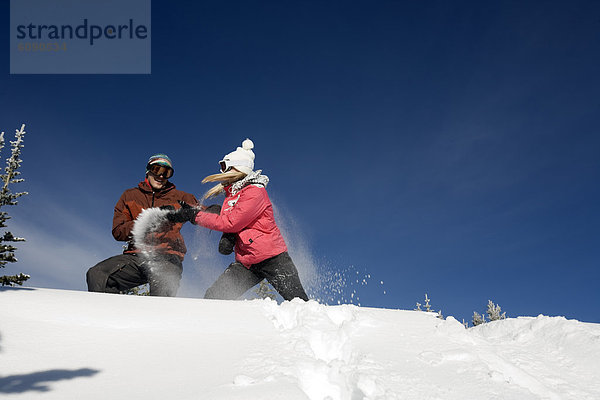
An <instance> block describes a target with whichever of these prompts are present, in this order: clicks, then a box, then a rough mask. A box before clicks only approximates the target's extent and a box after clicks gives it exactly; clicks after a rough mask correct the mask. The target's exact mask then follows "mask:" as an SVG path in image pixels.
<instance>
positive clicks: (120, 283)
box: [86, 254, 183, 296]
mask: <svg viewBox="0 0 600 400" xmlns="http://www.w3.org/2000/svg"><path fill="white" fill-rule="evenodd" d="M182 272H183V266H182V265H181V261H180V259H179V258H178V257H177V256H173V255H165V256H162V257H156V258H152V259H150V258H147V257H146V256H143V255H138V254H119V255H117V256H114V257H110V258H108V259H106V260H104V261H101V262H99V263H98V264H96V265H95V266H93V267H92V268H90V269H89V270H88V272H87V275H86V279H87V285H88V291H90V292H103V293H124V292H127V291H128V290H129V289H132V288H134V287H136V286H139V285H144V284H146V283H149V284H150V296H175V295H176V294H177V289H179V281H180V280H181V274H182Z"/></svg>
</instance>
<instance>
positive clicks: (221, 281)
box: [167, 139, 308, 300]
mask: <svg viewBox="0 0 600 400" xmlns="http://www.w3.org/2000/svg"><path fill="white" fill-rule="evenodd" d="M253 148H254V143H252V141H251V140H250V139H246V140H244V142H243V143H242V147H238V148H237V149H236V150H235V151H233V152H231V153H229V154H227V155H226V156H225V157H223V159H222V160H221V161H220V162H219V164H220V167H221V173H219V174H214V175H209V176H207V177H206V178H204V179H203V180H202V182H203V183H206V182H218V184H217V185H216V186H214V187H213V188H212V189H210V190H209V191H208V192H207V193H206V195H205V196H204V198H209V197H213V196H217V195H219V194H221V193H224V194H225V200H224V201H223V205H222V206H221V208H220V210H219V209H218V206H217V207H215V206H211V207H209V208H208V209H206V208H205V209H203V210H202V209H201V210H198V209H197V208H193V207H191V206H189V205H187V204H185V203H184V204H182V208H180V209H178V210H177V211H173V212H171V213H170V214H168V215H167V218H169V220H171V221H173V222H185V221H191V222H192V223H195V224H197V225H201V226H204V227H206V228H209V229H212V230H216V231H220V232H224V234H223V237H222V239H221V243H220V244H219V251H220V252H222V253H225V254H227V253H228V252H227V247H230V246H227V242H228V240H231V241H232V242H233V241H235V262H234V263H232V264H231V265H229V267H227V269H226V270H225V272H223V274H222V275H221V276H220V277H219V278H218V279H217V280H216V282H215V283H214V284H213V285H212V286H211V287H210V288H208V290H207V291H206V294H205V296H204V297H205V298H207V299H231V300H233V299H237V298H238V297H240V296H241V295H242V294H244V293H245V292H246V291H247V290H248V289H250V288H251V287H253V286H254V285H256V284H258V283H260V282H261V281H262V280H263V279H266V280H267V281H268V282H269V283H270V284H271V285H272V286H273V287H274V288H275V290H277V292H279V294H280V295H281V296H282V297H283V298H284V299H285V300H291V299H293V298H295V297H299V298H301V299H303V300H308V296H307V295H306V292H305V291H304V288H303V287H302V283H301V282H300V278H299V276H298V270H297V269H296V266H295V265H294V263H293V261H292V259H291V258H290V256H289V254H288V252H287V246H286V244H285V241H284V240H283V236H281V232H280V231H279V228H278V227H277V224H276V223H275V218H274V215H273V206H272V205H271V201H270V200H269V196H268V195H267V190H266V186H267V184H268V183H269V178H268V177H267V176H266V175H261V171H260V170H257V171H254V170H253V169H254V152H253V151H252V149H253ZM230 248H231V247H230ZM230 252H231V250H229V253H230Z"/></svg>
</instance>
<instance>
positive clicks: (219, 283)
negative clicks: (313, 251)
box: [204, 251, 308, 301]
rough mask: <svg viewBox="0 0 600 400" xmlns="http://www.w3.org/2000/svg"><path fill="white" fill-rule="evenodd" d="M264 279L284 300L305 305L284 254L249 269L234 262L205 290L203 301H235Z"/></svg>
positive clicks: (298, 281) (301, 290) (298, 283)
mask: <svg viewBox="0 0 600 400" xmlns="http://www.w3.org/2000/svg"><path fill="white" fill-rule="evenodd" d="M263 279H266V280H267V281H268V282H269V283H270V284H271V285H272V286H273V288H275V290H277V292H278V293H279V294H280V295H281V297H283V298H284V299H285V300H292V299H293V298H295V297H299V298H301V299H302V300H304V301H308V296H307V295H306V292H305V291H304V288H303V287H302V283H301V282H300V277H299V276H298V270H297V269H296V266H295V265H294V262H293V261H292V259H291V257H290V256H289V254H288V253H287V251H286V252H283V253H281V254H279V255H277V256H275V257H271V258H268V259H266V260H264V261H261V262H259V263H258V264H254V265H252V266H251V267H250V268H249V269H248V268H246V267H244V266H243V265H242V264H241V263H239V262H237V261H236V262H234V263H233V264H231V265H229V267H227V269H226V270H225V272H223V274H221V276H219V278H217V280H216V281H215V283H213V284H212V286H211V287H209V288H208V289H207V290H206V294H205V295H204V298H205V299H221V300H235V299H237V298H238V297H240V296H241V295H243V294H244V293H245V292H246V291H247V290H248V289H250V288H251V287H253V286H254V285H257V284H258V283H260V282H261V281H262V280H263Z"/></svg>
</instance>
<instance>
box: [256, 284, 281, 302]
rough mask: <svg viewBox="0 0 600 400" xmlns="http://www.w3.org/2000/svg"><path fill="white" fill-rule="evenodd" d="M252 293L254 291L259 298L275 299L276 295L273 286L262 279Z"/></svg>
mask: <svg viewBox="0 0 600 400" xmlns="http://www.w3.org/2000/svg"><path fill="white" fill-rule="evenodd" d="M254 293H256V296H257V298H259V299H266V298H269V299H271V300H275V298H276V297H277V295H276V294H275V291H274V290H273V288H272V287H271V286H270V285H269V284H268V283H267V282H266V281H265V280H264V279H263V280H262V281H261V282H260V283H259V284H258V287H257V288H256V290H255V291H254Z"/></svg>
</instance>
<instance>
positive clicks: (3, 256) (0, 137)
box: [0, 124, 30, 286]
mask: <svg viewBox="0 0 600 400" xmlns="http://www.w3.org/2000/svg"><path fill="white" fill-rule="evenodd" d="M24 136H25V124H23V125H22V126H21V129H17V131H16V134H15V140H14V141H11V142H10V146H11V156H10V158H9V159H8V160H6V167H5V168H4V173H3V174H1V175H0V178H2V183H3V184H2V190H1V191H0V208H1V207H3V206H14V205H16V204H17V203H18V202H17V198H19V197H21V196H23V195H25V194H27V192H19V193H12V192H11V191H10V187H9V185H10V184H13V183H19V182H23V181H24V179H21V178H17V177H18V176H19V175H20V174H21V173H20V172H19V171H18V169H19V167H20V166H21V158H20V156H21V148H22V147H23V137H24ZM3 148H4V132H2V133H1V134H0V151H2V149H3ZM8 219H10V216H9V215H8V213H7V212H6V211H0V228H6V227H7V225H6V221H7V220H8ZM24 241H25V239H24V238H21V237H16V236H14V235H13V234H12V233H11V232H4V235H2V236H0V267H1V268H5V266H6V264H7V263H9V262H17V258H16V257H15V253H14V252H15V250H17V248H16V247H15V246H13V245H12V244H10V243H11V242H24ZM29 278H30V277H29V275H25V274H22V273H19V274H17V275H4V276H0V282H1V284H2V286H13V285H22V284H23V282H25V281H26V280H27V279H29Z"/></svg>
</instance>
